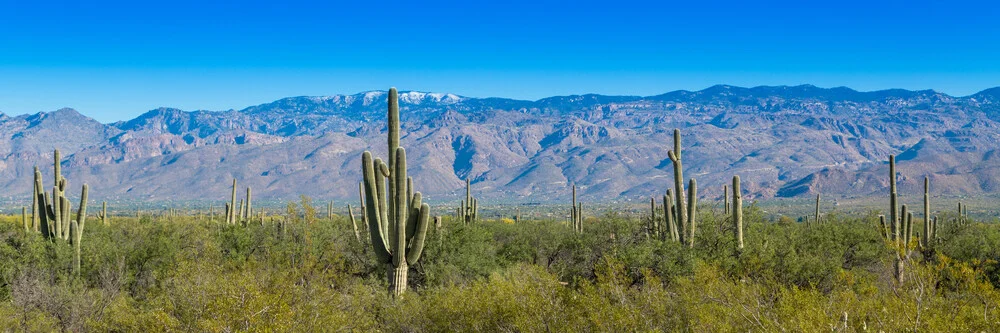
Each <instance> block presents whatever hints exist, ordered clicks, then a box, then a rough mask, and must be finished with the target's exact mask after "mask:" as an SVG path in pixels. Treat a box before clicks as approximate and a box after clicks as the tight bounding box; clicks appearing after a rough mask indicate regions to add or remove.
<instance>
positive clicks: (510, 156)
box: [0, 85, 1000, 202]
mask: <svg viewBox="0 0 1000 333" xmlns="http://www.w3.org/2000/svg"><path fill="white" fill-rule="evenodd" d="M400 104H401V109H402V114H401V117H402V121H403V132H404V136H403V138H402V141H403V145H404V146H406V147H407V148H408V151H407V153H408V157H409V159H410V163H409V164H410V166H411V167H410V168H411V170H410V174H411V175H412V176H413V177H414V178H415V179H417V180H418V182H417V185H418V186H419V190H421V191H423V192H424V193H425V194H426V195H427V199H428V200H430V201H432V202H434V201H445V200H454V199H455V198H458V197H459V196H460V195H464V192H463V185H464V179H466V178H469V179H471V180H472V181H473V184H474V186H473V187H474V190H475V191H477V192H480V193H478V196H479V197H482V198H485V199H487V200H491V201H503V200H506V201H519V202H526V201H531V202H551V201H562V200H565V199H566V198H567V197H568V194H569V192H568V191H567V187H568V186H569V184H577V185H578V186H579V187H580V194H581V197H582V200H587V201H602V202H610V201H621V200H626V201H629V200H632V201H636V200H643V198H648V196H650V195H654V194H662V193H663V192H664V191H665V190H666V189H667V188H669V187H670V186H671V184H672V177H673V174H672V166H671V164H670V161H669V159H667V150H668V149H670V148H671V147H672V134H671V131H672V129H673V128H681V130H682V133H683V140H684V167H685V175H686V176H688V177H696V178H698V182H699V187H700V188H701V189H702V190H701V193H700V194H701V195H702V196H704V197H706V198H716V197H718V196H720V195H721V193H719V192H720V191H721V186H722V185H723V184H726V183H728V182H729V180H730V179H731V177H732V176H733V175H734V174H739V175H740V176H741V177H742V178H743V181H744V191H746V192H748V194H749V195H750V196H751V197H753V198H769V197H774V196H808V195H813V194H815V193H817V192H822V193H823V195H824V196H844V197H863V196H870V195H875V194H881V193H882V192H884V191H885V189H884V188H883V187H884V186H885V184H883V182H884V181H886V180H887V179H885V178H887V177H886V176H885V174H886V172H887V171H885V170H884V169H885V165H884V161H885V160H886V159H887V158H888V155H890V154H898V155H899V164H900V165H899V171H900V177H901V178H900V186H901V191H919V190H920V186H921V181H922V178H923V176H924V175H928V176H930V177H931V178H932V180H933V182H934V188H935V191H936V192H938V193H944V194H956V195H958V194H969V195H975V194H982V193H995V192H1000V180H998V176H1000V163H997V162H998V161H1000V154H998V153H1000V152H998V150H997V149H998V148H997V147H1000V145H998V143H1000V88H994V89H989V90H985V91H983V92H980V93H977V94H974V95H972V96H967V97H953V96H948V95H945V94H942V93H938V92H934V91H931V90H924V91H907V90H899V89H895V90H884V91H874V92H859V91H855V90H852V89H849V88H844V87H838V88H830V89H825V88H818V87H815V86H809V85H803V86H794V87H789V86H780V87H754V88H741V87H733V86H724V85H719V86H713V87H709V88H707V89H704V90H701V91H694V92H691V91H675V92H669V93H666V94H662V95H656V96H649V97H639V96H603V95H594V94H589V95H577V96H556V97H550V98H545V99H541V100H538V101H521V100H513V99H503V98H470V97H462V96H457V95H454V94H444V93H423V92H402V93H401V95H400ZM385 109H386V101H385V92H381V91H373V92H364V93H359V94H353V95H335V96H324V97H290V98H284V99H281V100H278V101H274V102H271V103H266V104H262V105H257V106H252V107H249V108H246V109H243V110H228V111H217V112H216V111H183V110H177V109H170V108H161V109H156V110H152V111H149V112H147V113H144V114H142V115H140V116H139V117H136V118H135V119H132V120H128V121H123V122H117V123H113V124H100V123H98V122H96V121H93V120H92V119H90V118H87V117H85V116H83V115H80V114H79V113H77V112H76V111H73V110H69V109H64V110H59V111H55V112H49V113H38V114H34V115H25V116H17V117H9V116H0V136H3V137H5V138H6V140H4V141H3V142H4V143H2V144H0V188H4V189H7V190H6V191H5V193H8V197H9V198H14V197H22V196H24V195H25V194H27V193H29V192H30V186H29V184H30V177H31V172H32V171H31V170H32V166H34V165H40V166H46V167H44V168H42V170H43V171H44V172H50V169H51V167H48V165H50V164H51V159H52V156H51V149H52V148H56V147H58V148H59V149H61V151H62V153H63V159H64V160H63V164H64V167H65V170H66V172H67V174H68V178H69V179H70V180H71V181H73V182H76V183H80V182H86V183H88V184H90V186H91V188H92V193H93V194H92V195H91V196H92V197H94V198H96V199H101V198H118V199H137V200H186V199H192V200H219V199H222V198H224V197H225V196H226V195H227V193H228V190H227V187H228V186H229V184H230V182H231V179H232V178H233V177H235V178H237V179H239V181H240V184H241V186H244V185H250V186H253V187H254V193H255V196H257V197H259V198H262V199H264V200H267V199H287V198H294V197H296V196H297V195H298V194H306V195H310V196H313V197H316V198H322V199H328V198H329V199H340V200H356V197H357V193H356V191H357V182H358V180H359V179H360V155H361V152H362V151H364V150H373V152H375V154H376V155H379V156H385V155H386V152H385V150H386V147H385V133H384V128H385ZM46 179H48V178H46Z"/></svg>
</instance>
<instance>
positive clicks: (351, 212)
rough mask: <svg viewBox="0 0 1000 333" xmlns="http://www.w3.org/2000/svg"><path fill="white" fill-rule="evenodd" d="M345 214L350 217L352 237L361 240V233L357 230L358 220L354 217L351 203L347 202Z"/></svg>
mask: <svg viewBox="0 0 1000 333" xmlns="http://www.w3.org/2000/svg"><path fill="white" fill-rule="evenodd" d="M347 215H348V216H350V217H351V226H352V227H354V239H355V240H357V241H358V242H359V243H360V242H361V233H359V232H358V221H357V220H355V219H354V210H353V209H351V204H347Z"/></svg>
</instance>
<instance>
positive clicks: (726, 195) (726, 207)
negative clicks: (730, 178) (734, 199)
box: [722, 185, 729, 215]
mask: <svg viewBox="0 0 1000 333" xmlns="http://www.w3.org/2000/svg"><path fill="white" fill-rule="evenodd" d="M722 196H723V201H722V207H723V208H722V209H723V213H724V214H726V215H729V187H728V186H726V185H722Z"/></svg>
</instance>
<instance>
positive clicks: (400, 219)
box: [361, 88, 430, 297]
mask: <svg viewBox="0 0 1000 333" xmlns="http://www.w3.org/2000/svg"><path fill="white" fill-rule="evenodd" d="M388 119H389V130H388V132H389V133H388V134H389V135H388V136H389V155H390V157H389V164H388V165H385V164H384V163H382V160H381V159H373V158H372V154H371V152H369V151H365V152H364V153H363V154H362V155H361V167H362V170H361V171H362V175H363V176H364V182H363V184H364V189H365V202H366V203H367V205H366V208H367V210H368V217H369V222H368V229H369V234H370V235H371V241H372V248H373V249H374V252H375V256H376V258H377V259H378V261H380V262H382V263H384V264H386V266H387V268H388V280H389V292H390V293H391V294H392V295H393V296H397V297H398V296H401V295H402V294H403V293H404V292H405V291H406V288H407V280H406V278H407V272H408V269H409V266H411V265H414V264H416V263H417V261H418V260H420V255H421V253H422V252H423V249H424V236H425V235H426V234H427V224H428V219H429V216H430V206H429V205H427V204H426V203H422V202H421V194H420V192H415V191H413V189H411V188H409V186H407V179H408V178H407V176H406V150H405V149H404V148H402V147H399V131H400V125H399V103H398V93H397V91H396V88H392V89H389V114H388ZM386 178H388V180H389V181H388V184H389V185H388V186H387V188H388V191H386V186H382V185H381V184H384V183H385V180H386ZM408 193H413V195H412V198H408V197H407V195H408ZM382 207H385V208H384V209H383V208H382Z"/></svg>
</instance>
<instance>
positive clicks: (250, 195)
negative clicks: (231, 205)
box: [243, 186, 253, 220]
mask: <svg viewBox="0 0 1000 333" xmlns="http://www.w3.org/2000/svg"><path fill="white" fill-rule="evenodd" d="M251 199H253V192H251V191H250V186H247V209H246V211H244V212H243V219H244V220H250V217H252V216H253V204H252V203H251V202H252V201H251Z"/></svg>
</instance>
